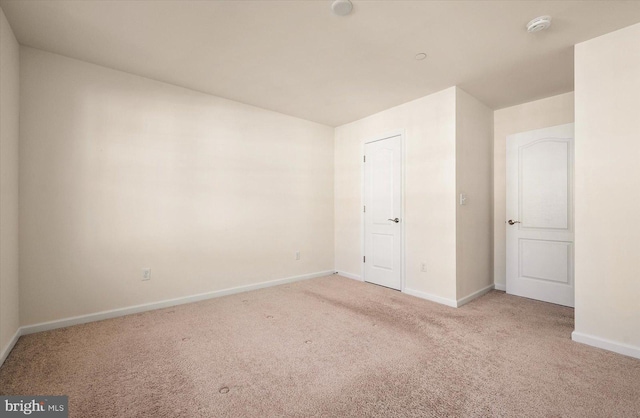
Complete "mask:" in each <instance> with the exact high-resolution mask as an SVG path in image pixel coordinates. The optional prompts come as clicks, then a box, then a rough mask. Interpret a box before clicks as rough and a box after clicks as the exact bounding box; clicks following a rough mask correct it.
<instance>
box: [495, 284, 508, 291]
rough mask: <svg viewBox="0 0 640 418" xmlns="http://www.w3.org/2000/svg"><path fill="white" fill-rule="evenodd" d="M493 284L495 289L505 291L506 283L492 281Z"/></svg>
mask: <svg viewBox="0 0 640 418" xmlns="http://www.w3.org/2000/svg"><path fill="white" fill-rule="evenodd" d="M493 286H494V289H496V290H502V291H503V292H506V291H507V285H506V284H504V283H494V284H493Z"/></svg>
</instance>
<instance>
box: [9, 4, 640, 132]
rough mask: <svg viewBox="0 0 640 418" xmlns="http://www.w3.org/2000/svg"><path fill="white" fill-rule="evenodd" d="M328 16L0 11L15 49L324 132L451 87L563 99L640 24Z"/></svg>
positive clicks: (441, 9) (518, 10)
mask: <svg viewBox="0 0 640 418" xmlns="http://www.w3.org/2000/svg"><path fill="white" fill-rule="evenodd" d="M330 3H331V2H330V1H328V0H317V1H305V0H299V1H258V0H256V1H142V0H130V1H127V0H117V1H61V0H58V1H49V0H46V1H34V0H27V1H17V0H0V6H1V7H2V9H3V10H4V12H5V14H6V16H7V19H8V20H9V22H10V24H11V27H12V29H13V30H14V32H15V34H16V37H17V38H18V41H19V42H20V43H21V44H23V45H28V46H31V47H34V48H39V49H43V50H47V51H51V52H55V53H59V54H62V55H66V56H69V57H73V58H77V59H81V60H84V61H89V62H92V63H96V64H100V65H103V66H107V67H111V68H115V69H118V70H122V71H127V72H130V73H133V74H138V75H141V76H145V77H149V78H152V79H156V80H160V81H164V82H168V83H172V84H176V85H179V86H184V87H188V88H191V89H194V90H199V91H203V92H207V93H211V94H214V95H216V96H221V97H225V98H228V99H233V100H237V101H239V102H243V103H248V104H252V105H255V106H259V107H263V108H266V109H271V110H275V111H278V112H282V113H286V114H289V115H293V116H298V117H301V118H304V119H309V120H313V121H316V122H320V123H324V124H327V125H331V126H337V125H341V124H344V123H346V122H350V121H353V120H357V119H359V118H362V117H364V116H368V115H370V114H373V113H375V112H378V111H381V110H384V109H387V108H389V107H392V106H395V105H398V104H401V103H404V102H407V101H409V100H412V99H416V98H418V97H422V96H425V95H427V94H430V93H433V92H435V91H438V90H441V89H444V88H446V87H450V86H453V85H458V86H460V87H461V88H462V89H464V90H466V91H467V92H468V93H470V94H472V95H474V96H475V97H477V98H478V99H480V100H481V101H483V102H484V103H486V104H487V105H488V106H490V107H492V108H494V109H497V108H501V107H506V106H510V105H514V104H518V103H522V102H526V101H529V100H534V99H537V98H541V97H547V96H550V95H554V94H558V93H563V92H567V91H571V90H572V89H573V45H574V44H576V43H578V42H581V41H585V40H587V39H591V38H593V37H596V36H599V35H602V34H604V33H607V32H611V31H613V30H616V29H619V28H622V27H625V26H629V25H631V24H634V23H637V22H640V1H553V2H549V1H392V0H388V1H358V0H354V1H353V3H354V10H353V13H352V14H351V15H349V16H346V17H340V16H334V15H333V14H332V13H331V11H330V7H329V6H330ZM543 14H549V15H551V16H552V17H553V24H552V26H551V28H550V29H549V30H548V31H545V32H540V33H536V34H529V33H527V32H526V30H525V29H524V26H525V24H526V23H527V22H528V21H529V20H530V19H532V18H534V17H536V16H539V15H543ZM639 47H640V40H639ZM419 52H426V53H427V54H428V58H427V59H426V60H424V61H416V60H415V59H414V56H415V55H416V53H419Z"/></svg>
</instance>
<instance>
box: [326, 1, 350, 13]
mask: <svg viewBox="0 0 640 418" xmlns="http://www.w3.org/2000/svg"><path fill="white" fill-rule="evenodd" d="M331 10H332V11H333V14H335V15H338V16H346V15H348V14H349V13H351V10H353V4H351V2H350V1H349V0H335V1H334V2H333V3H331Z"/></svg>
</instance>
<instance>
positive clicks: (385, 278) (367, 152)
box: [362, 134, 404, 290]
mask: <svg viewBox="0 0 640 418" xmlns="http://www.w3.org/2000/svg"><path fill="white" fill-rule="evenodd" d="M402 164H403V136H402V135H401V134H396V135H392V136H385V137H383V138H381V139H377V140H373V141H369V142H365V144H364V157H363V166H364V168H363V173H364V177H363V185H364V187H363V189H364V190H363V196H364V199H363V201H364V205H363V214H364V217H363V219H364V245H363V247H364V248H363V259H362V261H363V277H364V281H366V282H369V283H374V284H377V285H381V286H385V287H389V288H392V289H397V290H402V278H403V269H404V265H403V264H404V263H403V236H404V228H403V226H404V222H403V221H404V220H403V207H402V202H403V178H402V173H403V170H402Z"/></svg>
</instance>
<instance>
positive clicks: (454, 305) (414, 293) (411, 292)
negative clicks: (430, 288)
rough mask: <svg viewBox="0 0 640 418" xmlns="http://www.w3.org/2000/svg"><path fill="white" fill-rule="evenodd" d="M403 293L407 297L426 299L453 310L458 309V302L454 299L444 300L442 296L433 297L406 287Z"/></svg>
mask: <svg viewBox="0 0 640 418" xmlns="http://www.w3.org/2000/svg"><path fill="white" fill-rule="evenodd" d="M403 293H406V294H407V295H410V296H415V297H417V298H420V299H426V300H428V301H431V302H436V303H439V304H441V305H446V306H450V307H452V308H457V307H458V303H457V301H455V300H453V299H447V298H443V297H441V296H436V295H432V294H430V293H426V292H421V291H419V290H413V289H408V288H406V287H405V288H404V290H403Z"/></svg>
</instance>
